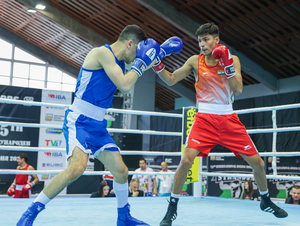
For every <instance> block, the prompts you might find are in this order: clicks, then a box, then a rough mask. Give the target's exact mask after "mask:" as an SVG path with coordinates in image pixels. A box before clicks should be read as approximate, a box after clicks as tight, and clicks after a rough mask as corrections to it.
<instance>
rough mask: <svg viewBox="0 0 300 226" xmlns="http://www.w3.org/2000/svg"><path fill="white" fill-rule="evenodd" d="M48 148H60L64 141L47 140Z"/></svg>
mask: <svg viewBox="0 0 300 226" xmlns="http://www.w3.org/2000/svg"><path fill="white" fill-rule="evenodd" d="M45 142H46V146H47V147H49V146H50V147H60V145H61V143H62V140H45Z"/></svg>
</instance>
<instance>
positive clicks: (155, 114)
mask: <svg viewBox="0 0 300 226" xmlns="http://www.w3.org/2000/svg"><path fill="white" fill-rule="evenodd" d="M0 103H4V104H21V105H27V106H47V107H59V108H69V107H70V106H71V105H64V104H54V103H46V102H37V101H24V100H12V99H2V98H0ZM106 111H107V112H112V113H123V114H132V115H151V116H162V117H173V118H182V117H183V116H182V114H176V113H163V112H154V111H136V110H126V109H116V108H109V109H107V110H106Z"/></svg>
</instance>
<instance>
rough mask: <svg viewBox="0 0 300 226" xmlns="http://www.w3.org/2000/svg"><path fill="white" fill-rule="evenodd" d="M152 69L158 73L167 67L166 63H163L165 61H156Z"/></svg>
mask: <svg viewBox="0 0 300 226" xmlns="http://www.w3.org/2000/svg"><path fill="white" fill-rule="evenodd" d="M152 69H153V71H154V72H155V73H156V74H158V73H159V72H161V71H163V70H164V69H165V65H163V63H162V62H161V61H159V62H158V63H156V64H154V65H153V66H152Z"/></svg>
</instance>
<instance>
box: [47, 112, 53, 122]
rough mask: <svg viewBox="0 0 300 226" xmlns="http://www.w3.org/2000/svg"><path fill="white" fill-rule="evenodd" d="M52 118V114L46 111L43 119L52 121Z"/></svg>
mask: <svg viewBox="0 0 300 226" xmlns="http://www.w3.org/2000/svg"><path fill="white" fill-rule="evenodd" d="M52 118H53V114H50V113H47V114H46V115H45V120H46V121H52Z"/></svg>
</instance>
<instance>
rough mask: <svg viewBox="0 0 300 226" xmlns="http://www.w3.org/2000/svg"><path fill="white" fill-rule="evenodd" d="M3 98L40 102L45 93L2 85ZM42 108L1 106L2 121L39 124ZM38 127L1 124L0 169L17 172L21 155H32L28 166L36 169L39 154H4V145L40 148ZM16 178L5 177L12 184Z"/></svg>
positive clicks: (3, 176) (14, 152)
mask: <svg viewBox="0 0 300 226" xmlns="http://www.w3.org/2000/svg"><path fill="white" fill-rule="evenodd" d="M0 98H2V99H12V100H24V101H40V100H41V90H37V89H30V88H23V87H13V86H2V85H0ZM39 120H40V107H38V106H25V105H20V104H3V103H0V121H10V122H21V123H39ZM38 136H39V129H38V128H29V127H23V126H14V125H0V168H1V169H16V167H17V165H18V164H17V159H18V156H19V155H20V154H21V153H26V154H27V155H28V161H29V162H28V163H29V164H30V165H32V166H33V167H35V168H36V159H37V153H36V152H24V151H22V149H20V151H3V150H1V146H18V147H37V146H38ZM14 178H15V175H1V180H2V181H9V182H10V183H11V182H12V180H13V179H14Z"/></svg>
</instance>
